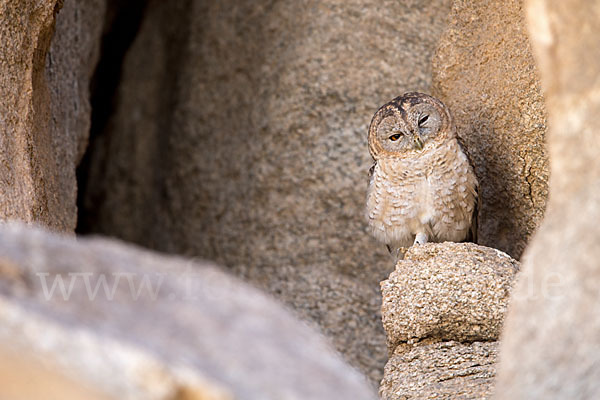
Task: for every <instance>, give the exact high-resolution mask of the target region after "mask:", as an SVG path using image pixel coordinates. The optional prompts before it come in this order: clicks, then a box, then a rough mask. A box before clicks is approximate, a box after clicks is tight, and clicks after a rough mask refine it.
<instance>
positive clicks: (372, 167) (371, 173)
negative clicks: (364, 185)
mask: <svg viewBox="0 0 600 400" xmlns="http://www.w3.org/2000/svg"><path fill="white" fill-rule="evenodd" d="M376 165H377V161H374V162H373V165H371V168H369V182H370V181H371V177H372V176H373V172H374V171H375V166H376Z"/></svg>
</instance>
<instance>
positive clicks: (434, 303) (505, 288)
mask: <svg viewBox="0 0 600 400" xmlns="http://www.w3.org/2000/svg"><path fill="white" fill-rule="evenodd" d="M518 271H519V263H518V262H517V261H515V260H514V259H512V258H510V257H509V256H508V255H506V254H505V253H502V252H501V251H499V250H496V249H491V248H487V247H483V246H478V245H476V244H473V243H450V242H446V243H428V244H425V245H415V246H412V247H411V248H410V249H409V250H408V251H407V253H406V254H405V256H404V259H403V260H400V261H398V263H397V264H396V270H395V271H394V272H392V274H391V275H390V277H389V279H387V280H386V281H383V282H382V283H381V291H382V294H383V305H382V314H383V324H384V328H385V330H386V333H387V341H388V351H389V354H390V358H389V360H388V362H387V365H386V367H385V372H384V378H383V381H382V382H381V386H380V395H381V397H382V398H383V399H390V400H392V399H412V398H452V399H454V398H460V399H481V398H487V397H489V396H490V395H491V392H492V386H493V385H492V384H493V379H494V377H495V362H496V354H497V347H498V344H497V340H498V337H499V334H500V331H501V326H502V323H503V320H504V315H505V313H506V309H507V306H508V299H509V294H510V289H511V286H512V283H513V281H514V278H515V276H516V274H517V272H518Z"/></svg>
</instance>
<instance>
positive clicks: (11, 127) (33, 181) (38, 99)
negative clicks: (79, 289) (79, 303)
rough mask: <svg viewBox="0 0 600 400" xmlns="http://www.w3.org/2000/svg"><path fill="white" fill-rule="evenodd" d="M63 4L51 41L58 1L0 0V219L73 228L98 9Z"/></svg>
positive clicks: (82, 5) (86, 119)
mask: <svg viewBox="0 0 600 400" xmlns="http://www.w3.org/2000/svg"><path fill="white" fill-rule="evenodd" d="M67 3H68V4H67V6H66V8H65V10H64V14H63V13H62V12H61V13H60V14H61V16H60V17H59V18H58V23H57V29H56V36H55V39H52V36H53V33H54V27H55V16H56V14H57V12H58V11H59V9H60V7H61V5H62V1H58V0H42V1H32V0H18V1H16V0H10V1H8V0H2V1H0V15H1V17H2V18H0V19H1V22H0V41H1V43H2V44H3V45H2V51H1V52H0V76H1V78H0V97H1V98H2V105H0V115H1V121H0V122H1V126H2V129H3V131H2V138H3V139H2V141H1V142H0V177H2V179H1V180H0V219H1V220H12V219H20V220H23V221H26V222H30V223H31V222H35V223H37V224H41V225H44V226H46V227H48V228H51V229H53V230H57V231H64V232H73V231H74V229H75V224H76V218H77V207H76V199H75V197H76V190H77V189H76V188H77V184H76V181H75V166H76V163H77V161H78V159H79V157H80V156H81V152H82V150H83V148H84V145H85V138H86V135H87V129H88V127H89V107H88V106H87V101H88V100H87V98H88V93H87V87H88V85H89V77H90V73H91V69H92V68H93V65H94V63H95V59H96V55H97V54H96V53H97V52H96V51H95V49H97V46H98V40H99V31H98V26H99V25H101V22H98V21H97V16H98V15H99V14H100V13H101V8H100V7H96V8H94V9H89V10H88V9H87V6H88V5H91V4H92V3H93V4H94V6H96V5H99V1H98V0H97V1H96V2H93V1H85V2H79V1H78V2H71V1H68V2H67ZM71 3H72V4H71ZM83 3H85V5H84V4H83ZM75 10H77V11H75ZM77 13H79V14H77ZM79 18H81V19H79ZM51 41H52V45H51ZM49 49H51V50H50V54H49V56H48V58H46V56H47V54H48V51H49Z"/></svg>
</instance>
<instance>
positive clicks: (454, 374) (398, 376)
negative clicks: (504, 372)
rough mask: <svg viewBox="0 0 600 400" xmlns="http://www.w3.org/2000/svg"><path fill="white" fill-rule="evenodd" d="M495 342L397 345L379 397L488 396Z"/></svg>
mask: <svg viewBox="0 0 600 400" xmlns="http://www.w3.org/2000/svg"><path fill="white" fill-rule="evenodd" d="M497 347H498V343H497V342H473V343H459V342H454V341H449V342H441V343H440V342H438V343H431V344H418V345H404V346H398V347H397V348H396V351H394V354H393V355H392V356H391V357H390V360H389V361H388V363H387V365H386V367H385V373H384V378H383V381H382V382H381V387H380V389H379V395H380V397H381V399H382V400H408V399H452V400H454V399H462V400H466V399H473V400H475V399H477V400H482V399H488V398H490V397H491V394H492V390H493V381H494V377H495V375H496V367H495V363H496V353H497Z"/></svg>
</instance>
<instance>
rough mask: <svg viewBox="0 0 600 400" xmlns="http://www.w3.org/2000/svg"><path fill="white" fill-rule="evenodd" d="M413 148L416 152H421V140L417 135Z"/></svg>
mask: <svg viewBox="0 0 600 400" xmlns="http://www.w3.org/2000/svg"><path fill="white" fill-rule="evenodd" d="M415 147H416V148H417V149H418V150H423V141H422V140H421V138H420V137H419V136H417V135H415Z"/></svg>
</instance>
